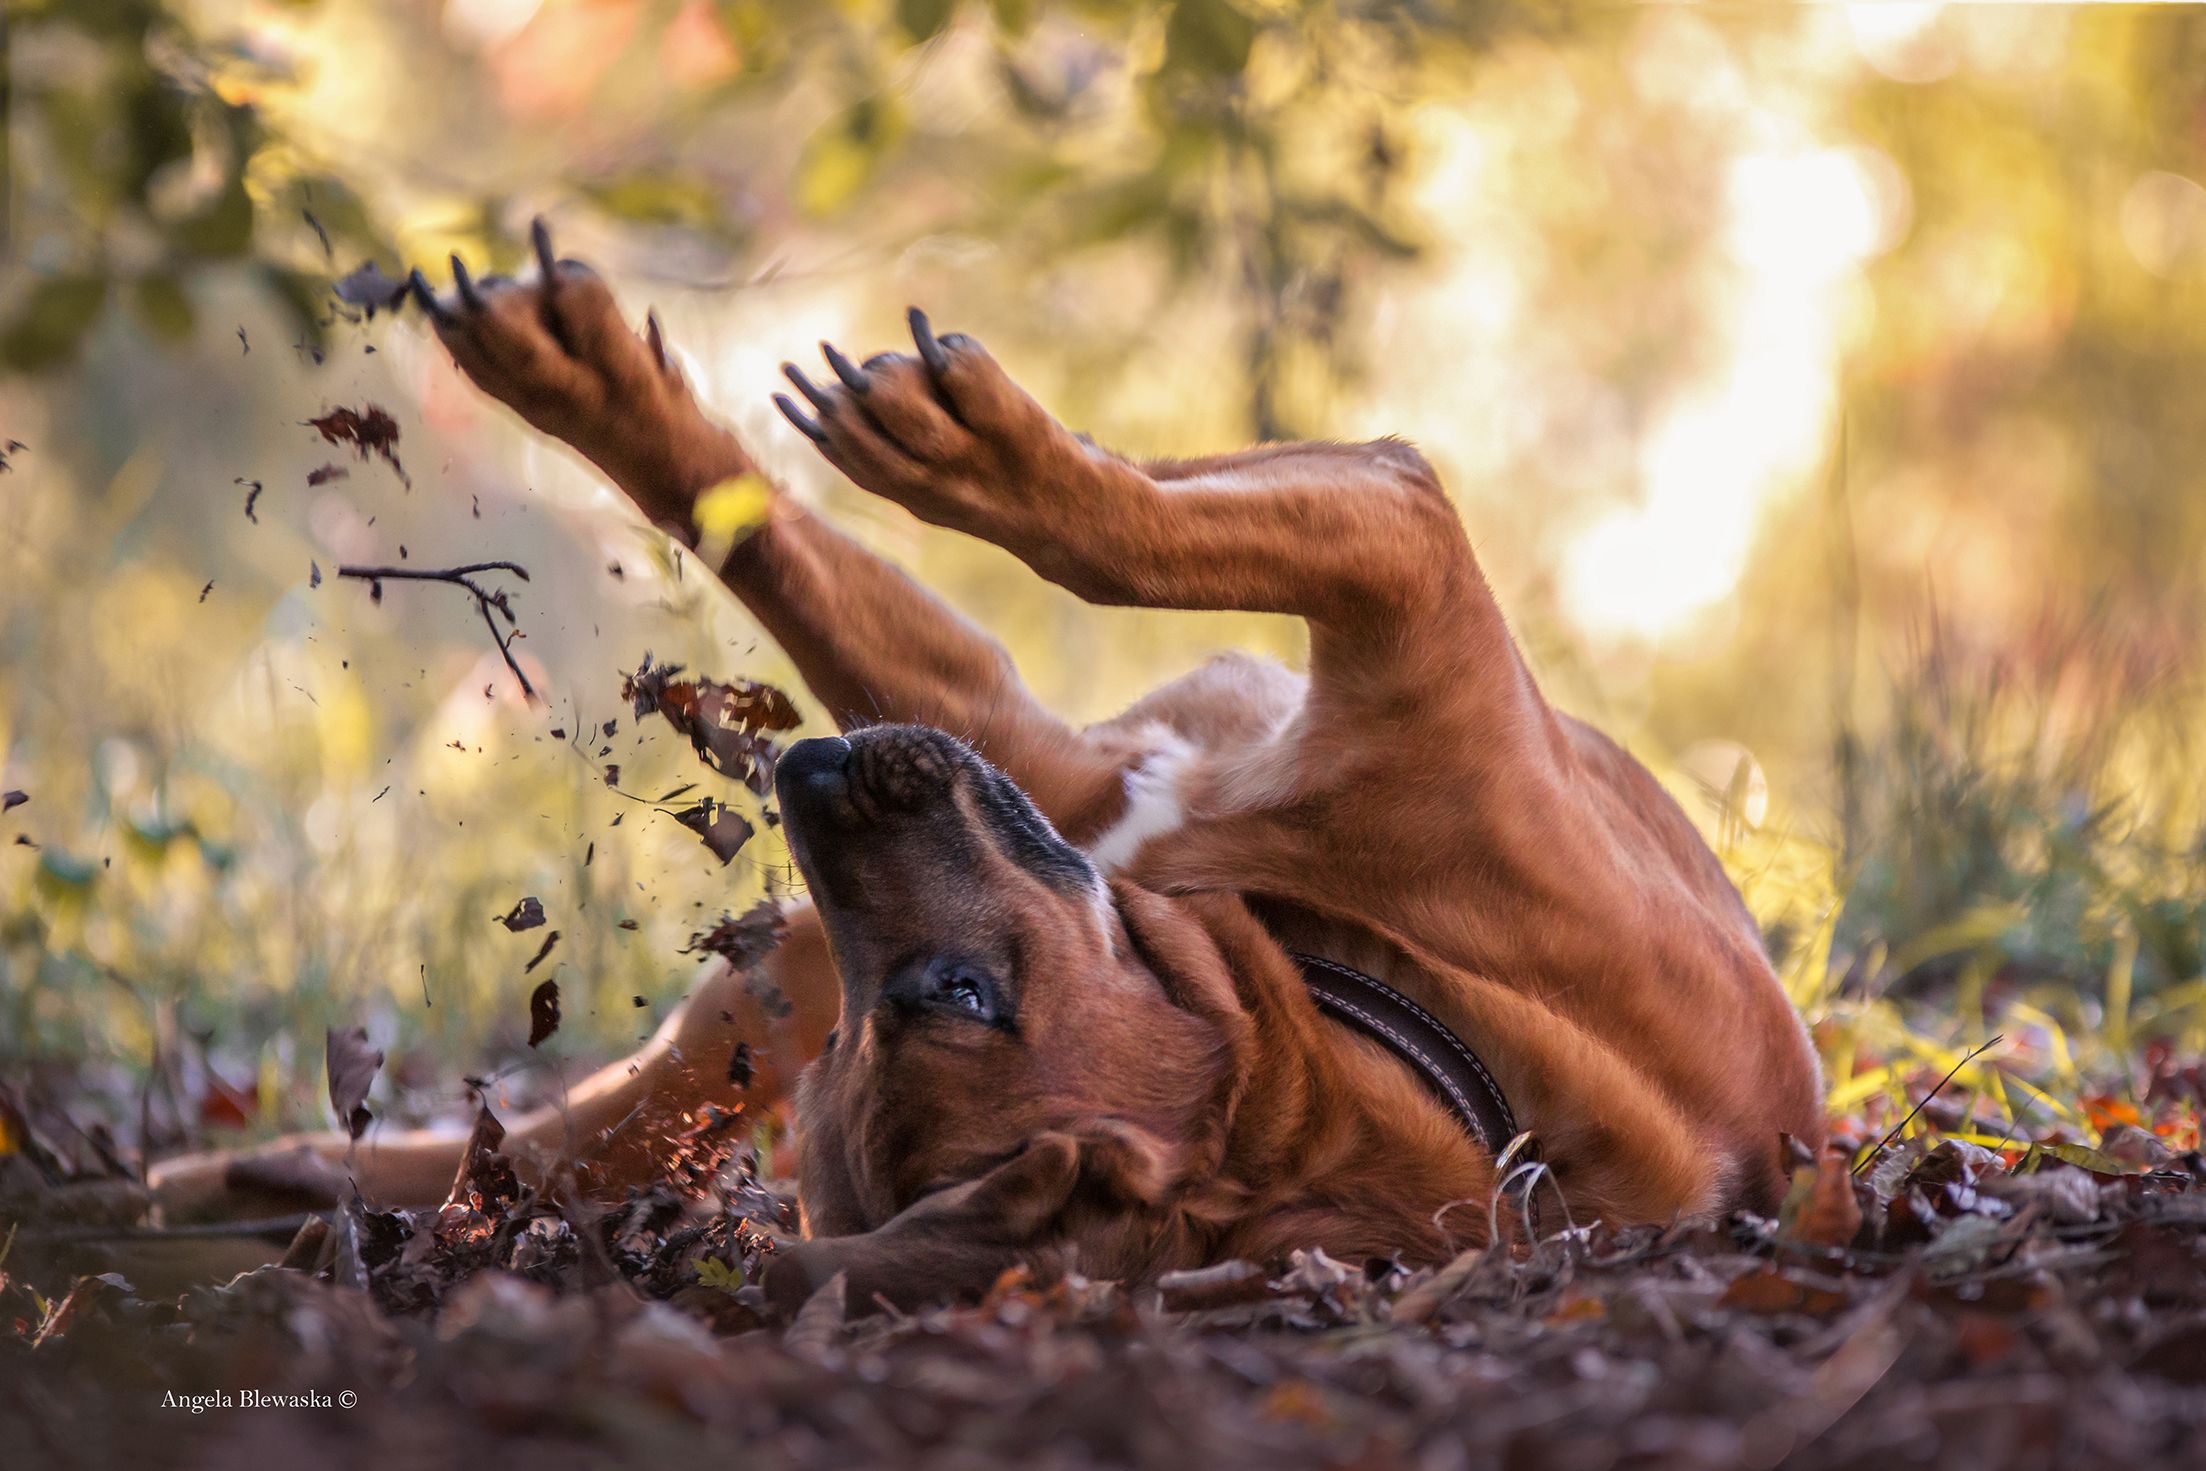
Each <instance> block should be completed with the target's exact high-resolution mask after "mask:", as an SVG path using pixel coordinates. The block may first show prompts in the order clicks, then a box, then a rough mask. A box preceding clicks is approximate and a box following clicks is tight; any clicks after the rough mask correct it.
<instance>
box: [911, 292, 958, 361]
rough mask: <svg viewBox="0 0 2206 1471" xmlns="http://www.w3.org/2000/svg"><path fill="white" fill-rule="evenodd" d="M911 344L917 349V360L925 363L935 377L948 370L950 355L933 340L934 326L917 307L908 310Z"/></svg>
mask: <svg viewBox="0 0 2206 1471" xmlns="http://www.w3.org/2000/svg"><path fill="white" fill-rule="evenodd" d="M910 321H911V328H912V344H913V346H915V347H917V348H918V349H919V360H920V361H921V362H923V363H925V364H926V365H927V371H928V372H930V373H932V374H934V375H935V376H936V377H937V378H939V377H941V376H942V375H943V374H944V373H947V372H949V371H950V355H949V354H948V353H946V352H944V351H943V350H942V344H941V343H939V342H937V341H935V338H934V328H933V326H931V325H930V324H929V323H928V321H927V314H926V313H925V312H923V311H921V310H920V309H919V308H918V307H913V308H912V309H911V312H910Z"/></svg>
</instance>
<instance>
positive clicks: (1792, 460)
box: [1562, 148, 1905, 640]
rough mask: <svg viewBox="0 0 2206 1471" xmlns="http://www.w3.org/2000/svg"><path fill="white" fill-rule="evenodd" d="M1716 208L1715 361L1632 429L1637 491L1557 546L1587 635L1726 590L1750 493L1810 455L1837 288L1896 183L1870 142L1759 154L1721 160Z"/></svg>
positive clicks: (1827, 399) (1825, 383) (1900, 192)
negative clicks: (1723, 280)
mask: <svg viewBox="0 0 2206 1471" xmlns="http://www.w3.org/2000/svg"><path fill="white" fill-rule="evenodd" d="M1729 208H1730V220H1729V231H1728V234H1727V246H1728V253H1729V255H1730V257H1731V259H1732V261H1733V262H1734V263H1735V266H1736V268H1737V270H1738V273H1739V275H1738V280H1737V282H1736V288H1735V291H1734V292H1733V293H1732V296H1733V299H1734V300H1735V301H1736V302H1737V307H1736V309H1735V312H1734V315H1733V317H1732V319H1731V321H1730V322H1729V323H1728V324H1727V328H1726V337H1727V339H1728V346H1729V350H1730V351H1729V359H1728V362H1727V363H1726V364H1725V365H1724V367H1723V369H1722V370H1721V372H1720V373H1719V375H1718V376H1717V378H1716V381H1714V382H1713V383H1711V384H1709V385H1707V386H1706V387H1704V388H1703V390H1702V391H1700V392H1698V393H1696V394H1693V395H1691V396H1688V397H1686V398H1684V399H1682V400H1680V401H1679V402H1678V403H1677V404H1676V405H1675V406H1674V407H1673V408H1672V409H1671V411H1670V412H1669V414H1668V415H1667V416H1666V417H1665V418H1664V419H1663V420H1662V421H1661V422H1660V423H1659V424H1658V425H1657V426H1656V427H1655V428H1654V430H1653V431H1652V432H1651V433H1650V434H1649V435H1648V436H1647V437H1646V438H1645V440H1643V441H1642V444H1641V447H1640V452H1639V472H1640V486H1641V492H1642V494H1641V498H1640V501H1639V504H1637V505H1635V506H1629V507H1624V508H1620V509H1617V510H1613V511H1611V512H1610V513H1608V514H1607V515H1606V516H1604V517H1602V518H1601V519H1600V520H1598V521H1596V522H1595V523H1594V524H1593V525H1592V526H1591V527H1589V528H1588V529H1587V530H1585V531H1584V532H1582V533H1580V534H1579V535H1578V537H1577V538H1576V539H1575V540H1574V541H1573V542H1572V543H1571V544H1570V545H1569V546H1568V547H1567V549H1566V550H1565V552H1564V560H1563V581H1562V587H1563V596H1564V600H1565V602H1566V604H1567V606H1568V607H1569V609H1570V611H1571V613H1572V614H1573V615H1574V617H1575V618H1576V620H1577V622H1578V624H1579V626H1580V627H1581V628H1583V629H1585V630H1586V631H1587V632H1588V633H1592V634H1596V635H1609V636H1620V635H1621V636H1636V637H1639V638H1642V639H1649V640H1651V639H1655V638H1659V637H1661V636H1662V635H1664V634H1667V633H1671V632H1674V631H1675V630H1677V629H1678V628H1679V627H1680V626H1682V625H1683V624H1685V623H1686V622H1687V621H1688V620H1689V619H1691V618H1692V617H1693V615H1695V614H1697V613H1700V612H1702V611H1704V610H1706V609H1708V608H1710V607H1712V606H1714V605H1715V604H1717V603H1719V602H1721V601H1722V600H1723V599H1724V598H1726V597H1728V596H1729V595H1730V594H1731V592H1732V590H1733V589H1734V588H1736V587H1737V585H1738V582H1739V579H1740V577H1741V576H1742V575H1743V574H1744V572H1745V570H1746V565H1747V558H1748V555H1749V554H1750V552H1751V551H1752V549H1753V536H1754V530H1755V522H1756V520H1757V518H1758V516H1759V513H1760V511H1761V508H1762V506H1763V504H1764V503H1765V502H1767V501H1768V500H1769V499H1770V498H1771V497H1772V496H1773V495H1774V494H1775V493H1776V492H1778V491H1779V490H1781V489H1782V488H1784V486H1785V485H1786V483H1787V482H1788V481H1789V480H1792V479H1793V478H1795V477H1797V476H1799V475H1801V474H1804V473H1806V472H1807V471H1809V470H1810V469H1812V468H1813V467H1814V466H1815V465H1816V463H1817V462H1818V461H1819V459H1820V457H1821V456H1822V454H1823V450H1824V443H1825V438H1826V430H1827V427H1828V424H1829V420H1830V415H1831V408H1832V397H1833V392H1834V387H1835V383H1834V368H1835V361H1834V360H1835V357H1836V350H1837V344H1838V338H1839V330H1840V326H1841V318H1842V310H1841V308H1842V306H1843V304H1844V299H1845V291H1846V285H1847V283H1848V280H1849V278H1850V276H1851V273H1852V272H1853V270H1854V268H1855V267H1857V266H1858V265H1859V264H1860V263H1861V262H1862V261H1864V260H1866V259H1868V258H1869V257H1870V256H1872V255H1874V254H1876V253H1877V252H1878V251H1880V250H1883V249H1885V248H1887V247H1889V245H1890V244H1891V243H1892V242H1893V240H1894V239H1895V238H1896V237H1897V235H1898V233H1899V228H1900V225H1901V222H1902V221H1903V220H1904V215H1905V201H1904V184H1903V183H1902V182H1901V181H1899V179H1898V175H1897V170H1896V169H1892V168H1891V167H1890V163H1889V160H1886V159H1883V158H1882V156H1881V155H1865V154H1863V153H1861V152H1859V151H1856V150H1847V149H1837V148H1822V149H1798V150H1792V151H1773V152H1765V153H1759V154H1752V155H1748V156H1745V157H1742V158H1740V159H1738V160H1737V161H1735V162H1734V164H1733V165H1732V169H1731V178H1730V198H1729Z"/></svg>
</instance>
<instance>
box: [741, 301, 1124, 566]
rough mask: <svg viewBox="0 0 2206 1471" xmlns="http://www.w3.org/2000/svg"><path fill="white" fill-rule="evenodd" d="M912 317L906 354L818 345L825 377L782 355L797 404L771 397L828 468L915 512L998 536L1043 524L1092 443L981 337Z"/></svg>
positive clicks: (1086, 462)
mask: <svg viewBox="0 0 2206 1471" xmlns="http://www.w3.org/2000/svg"><path fill="white" fill-rule="evenodd" d="M910 322H911V334H912V346H913V348H914V351H913V352H910V353H881V354H879V355H877V356H874V357H870V358H868V359H866V360H865V362H864V363H863V364H859V363H855V362H853V361H851V359H850V358H849V357H848V356H847V355H845V354H844V353H842V352H841V351H839V350H837V349H836V347H835V346H834V345H833V344H832V343H825V342H823V343H821V344H820V353H821V356H822V357H823V358H824V359H825V360H826V362H827V366H828V367H829V369H831V370H832V373H833V379H832V381H830V382H827V383H825V384H821V383H815V382H814V381H813V380H812V378H811V377H810V376H809V375H807V374H806V373H805V372H804V370H803V369H802V368H799V367H798V366H797V365H796V364H794V363H784V364H783V365H782V372H783V373H784V374H786V375H787V376H788V379H789V382H790V384H791V385H792V386H793V387H794V388H795V389H796V390H797V392H798V393H799V394H801V395H802V396H803V398H804V400H805V404H799V403H798V402H797V401H796V400H795V399H792V398H791V397H790V396H789V395H787V394H785V393H784V394H776V395H774V403H775V405H776V406H777V407H778V408H780V410H781V412H782V414H783V415H784V416H785V417H786V418H787V419H788V420H789V422H790V423H792V424H794V425H795V426H796V427H797V429H798V430H799V431H800V432H801V433H803V434H804V436H805V437H806V438H808V439H810V440H811V441H812V442H813V443H814V444H816V445H818V446H819V449H820V453H821V454H823V455H825V456H826V457H827V459H828V460H829V461H830V462H831V463H833V464H834V466H835V467H836V468H837V469H839V470H841V471H842V472H843V473H844V474H845V475H848V476H849V477H850V478H851V479H852V480H854V481H856V482H857V483H858V484H860V485H862V486H864V487H865V488H866V489H868V490H870V491H873V492H875V493H876V494H878V495H882V496H886V497H887V498H889V499H890V500H893V501H895V502H897V503H898V504H899V505H902V506H904V507H906V508H907V509H909V510H910V511H912V512H913V513H914V514H915V515H917V516H919V517H921V518H922V519H924V520H928V521H933V522H936V523H938V524H940V525H945V526H953V527H956V528H958V529H960V530H964V531H971V532H975V533H977V534H981V535H985V536H988V537H990V538H991V539H995V540H1000V541H1008V540H1012V539H1017V538H1019V537H1021V536H1022V535H1036V534H1042V532H1043V526H1042V524H1041V523H1042V522H1043V521H1044V520H1046V518H1047V516H1048V514H1049V513H1050V512H1051V511H1052V510H1053V509H1054V508H1055V507H1056V506H1057V505H1059V504H1060V503H1061V502H1062V501H1063V499H1064V493H1065V491H1066V489H1067V488H1068V483H1069V482H1070V481H1072V480H1074V479H1075V478H1077V477H1078V476H1079V475H1081V474H1082V473H1083V467H1086V466H1090V465H1092V464H1093V462H1094V460H1095V458H1096V453H1095V452H1094V451H1093V450H1092V449H1089V448H1086V447H1083V446H1082V445H1081V443H1080V442H1079V440H1077V439H1076V438H1075V437H1074V436H1073V435H1072V434H1071V433H1070V432H1069V431H1068V430H1066V429H1065V427H1064V426H1063V425H1061V424H1059V423H1058V422H1057V421H1056V420H1055V419H1053V418H1051V417H1050V415H1049V413H1048V412H1047V411H1046V410H1044V409H1043V408H1042V406H1041V405H1040V404H1038V403H1036V402H1035V401H1034V400H1033V398H1031V397H1030V396H1029V395H1028V394H1027V393H1026V392H1025V391H1024V390H1023V389H1021V388H1020V387H1019V386H1018V385H1017V384H1016V383H1014V382H1012V381H1011V379H1010V377H1009V376H1008V375H1007V374H1005V372H1004V371H1003V369H1002V368H1000V367H999V366H997V364H996V360H995V359H994V358H993V357H991V356H990V355H989V353H988V350H987V349H986V348H984V347H982V346H981V345H980V343H979V342H977V341H975V340H974V339H973V338H971V337H968V336H966V335H965V334H963V333H946V334H944V335H943V336H941V337H937V336H936V335H935V332H934V329H933V326H932V324H931V323H929V322H928V320H927V314H926V313H925V312H922V311H920V310H919V309H918V308H917V307H914V308H912V310H911V316H910ZM806 405H809V407H806Z"/></svg>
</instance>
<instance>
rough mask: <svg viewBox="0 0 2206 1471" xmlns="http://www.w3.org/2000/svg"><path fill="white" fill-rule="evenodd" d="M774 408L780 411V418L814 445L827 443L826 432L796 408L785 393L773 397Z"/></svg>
mask: <svg viewBox="0 0 2206 1471" xmlns="http://www.w3.org/2000/svg"><path fill="white" fill-rule="evenodd" d="M774 407H775V408H777V409H779V410H781V417H783V418H784V419H787V420H788V421H789V422H790V423H792V424H794V425H796V426H797V432H798V433H799V434H802V435H803V436H804V437H805V438H806V439H809V440H811V441H812V442H813V443H814V444H825V443H827V431H826V430H825V429H822V428H821V427H820V426H819V425H818V424H816V423H814V422H813V421H812V416H811V415H810V414H807V413H806V412H805V411H804V410H802V409H800V408H798V407H797V404H796V400H795V399H793V398H791V397H789V395H788V394H786V393H777V394H775V395H774Z"/></svg>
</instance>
